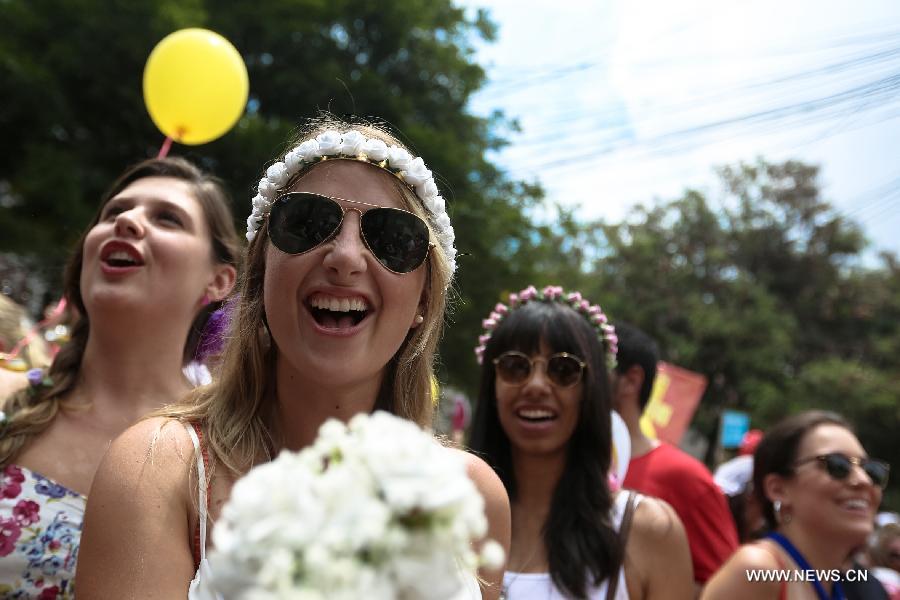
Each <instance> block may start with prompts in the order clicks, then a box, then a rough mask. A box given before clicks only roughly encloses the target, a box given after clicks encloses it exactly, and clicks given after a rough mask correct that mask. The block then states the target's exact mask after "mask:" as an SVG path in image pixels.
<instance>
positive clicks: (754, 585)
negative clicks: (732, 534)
mask: <svg viewBox="0 0 900 600" xmlns="http://www.w3.org/2000/svg"><path fill="white" fill-rule="evenodd" d="M777 552H778V550H776V549H775V548H774V547H772V546H771V544H769V543H768V542H765V541H763V542H756V543H753V544H745V545H743V546H741V547H740V548H738V549H737V550H736V551H735V553H734V554H732V555H731V558H729V559H728V560H727V561H725V564H724V565H722V568H720V569H719V570H718V571H716V573H715V574H714V575H713V576H712V578H710V580H709V581H708V582H707V583H706V586H705V587H704V588H703V595H702V596H701V598H703V599H706V600H718V599H721V600H743V599H744V598H747V599H750V598H778V597H779V596H780V594H781V591H782V590H781V588H782V586H783V585H784V584H783V583H780V582H777V581H763V580H761V578H759V579H753V578H752V576H751V572H754V571H755V572H760V573H761V572H763V571H768V572H773V571H775V570H779V569H783V568H784V566H783V563H782V562H781V559H780V558H779V557H778V554H777Z"/></svg>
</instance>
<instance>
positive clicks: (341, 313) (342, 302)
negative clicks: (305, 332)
mask: <svg viewBox="0 0 900 600" xmlns="http://www.w3.org/2000/svg"><path fill="white" fill-rule="evenodd" d="M307 308H309V312H310V314H311V315H312V317H313V320H315V322H316V324H317V325H319V326H320V327H323V328H325V329H351V328H353V327H356V326H357V325H359V324H360V323H361V322H362V321H363V320H364V319H365V318H366V317H367V316H368V315H369V314H370V313H371V312H372V310H371V309H370V308H369V303H368V301H367V300H366V299H365V298H363V297H361V296H353V297H350V298H347V297H338V296H332V295H330V294H323V293H315V294H313V295H312V296H310V297H309V299H308V300H307Z"/></svg>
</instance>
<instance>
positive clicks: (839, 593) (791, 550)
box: [766, 532, 847, 600]
mask: <svg viewBox="0 0 900 600" xmlns="http://www.w3.org/2000/svg"><path fill="white" fill-rule="evenodd" d="M766 537H768V538H769V539H770V540H772V541H774V542H775V543H777V544H778V545H779V546H781V547H782V548H783V549H784V551H785V552H787V553H788V554H789V555H790V556H791V558H792V559H794V562H795V563H797V566H798V567H800V570H801V571H806V572H807V573H812V575H813V578H812V579H811V580H810V581H809V583H810V585H812V586H813V589H814V590H816V595H817V596H818V597H819V600H846V598H847V597H846V596H845V595H844V590H843V589H842V588H841V584H840V583H839V582H837V581H835V582H834V585H833V586H832V588H831V597H830V598H829V597H828V594H827V593H826V592H825V586H823V585H822V582H821V581H820V580H819V573H818V572H817V571H814V570H813V568H812V565H810V564H809V561H807V560H806V557H804V556H803V555H802V554H800V550H798V549H797V547H796V546H795V545H794V544H792V543H791V540H789V539H787V538H786V537H785V536H783V535H781V534H780V533H778V532H772V533H770V534H769V535H768V536H766Z"/></svg>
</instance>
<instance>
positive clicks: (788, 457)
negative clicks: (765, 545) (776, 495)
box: [753, 410, 853, 530]
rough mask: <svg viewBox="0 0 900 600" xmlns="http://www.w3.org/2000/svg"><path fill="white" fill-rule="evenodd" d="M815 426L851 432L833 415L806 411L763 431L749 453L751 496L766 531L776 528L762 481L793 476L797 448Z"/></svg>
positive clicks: (843, 420) (773, 512) (845, 422)
mask: <svg viewBox="0 0 900 600" xmlns="http://www.w3.org/2000/svg"><path fill="white" fill-rule="evenodd" d="M819 425H838V426H840V427H843V428H845V429H847V430H849V431H853V429H852V428H851V427H850V423H848V422H847V420H846V419H844V417H842V416H841V415H839V414H837V413H833V412H829V411H824V410H810V411H806V412H802V413H798V414H796V415H791V416H789V417H787V418H786V419H784V420H782V421H780V422H778V424H776V425H775V426H774V427H772V428H771V429H769V430H768V431H767V432H766V435H765V436H764V437H763V439H762V441H761V442H760V443H759V446H757V447H756V452H755V453H754V454H753V493H754V494H756V499H757V500H758V501H759V505H760V506H761V507H762V513H763V517H765V519H766V525H768V527H769V529H772V530H774V529H776V528H777V527H778V521H777V519H776V518H775V508H774V506H773V504H772V501H771V500H769V498H768V496H766V490H765V487H764V485H763V482H764V481H765V479H766V476H767V475H770V474H772V473H775V474H777V475H781V476H782V477H791V476H792V475H793V474H794V463H795V462H796V461H797V448H799V447H800V442H802V441H803V438H804V437H806V434H808V433H809V432H810V431H812V430H813V429H815V428H816V427H818V426H819Z"/></svg>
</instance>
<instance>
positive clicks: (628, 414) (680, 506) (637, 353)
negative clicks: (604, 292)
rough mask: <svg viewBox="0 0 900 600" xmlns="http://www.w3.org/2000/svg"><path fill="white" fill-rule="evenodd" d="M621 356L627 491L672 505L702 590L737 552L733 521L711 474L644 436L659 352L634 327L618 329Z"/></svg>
mask: <svg viewBox="0 0 900 600" xmlns="http://www.w3.org/2000/svg"><path fill="white" fill-rule="evenodd" d="M615 327H616V335H617V336H618V338H619V352H618V355H617V357H616V363H617V364H616V368H615V371H614V372H613V380H612V389H613V403H614V404H613V406H614V408H615V409H616V411H617V412H618V413H619V414H620V415H621V416H622V419H623V420H624V421H625V424H626V425H627V426H628V433H629V434H630V436H631V462H630V463H629V464H628V472H627V473H626V474H625V481H624V482H623V483H622V487H624V488H625V489H629V490H636V491H638V492H641V493H642V494H647V495H649V496H655V497H657V498H661V499H663V500H665V501H666V502H668V503H669V504H670V505H671V506H672V508H674V509H675V512H676V513H678V516H679V517H680V519H681V522H682V523H683V524H684V529H685V531H686V532H687V538H688V542H689V543H690V546H691V560H692V562H693V565H694V581H695V582H696V583H697V586H698V588H699V587H702V586H703V584H704V583H705V582H706V580H707V579H709V578H710V577H711V576H712V574H713V573H715V572H716V570H717V569H718V568H719V567H720V566H721V565H722V564H723V563H724V562H725V561H726V560H727V559H728V557H729V556H731V554H732V553H733V552H734V551H735V549H736V548H737V546H738V535H737V530H736V528H735V524H734V519H733V517H732V516H731V511H730V510H729V508H728V502H727V501H726V499H725V496H724V494H722V491H721V490H720V489H719V487H718V486H717V485H716V484H715V482H714V481H713V478H712V474H711V473H710V472H709V469H707V468H706V466H705V465H704V464H703V463H701V462H700V461H699V460H697V459H695V458H694V457H692V456H690V455H689V454H687V453H686V452H684V451H682V450H680V449H679V448H676V447H675V446H672V445H671V444H666V443H663V442H660V441H658V440H652V439H649V438H648V437H647V436H645V435H644V432H643V431H641V424H640V421H641V415H642V414H643V412H644V408H645V407H646V406H647V403H648V402H649V401H650V392H651V391H652V390H653V382H654V381H655V380H656V364H657V363H658V362H659V349H658V347H657V345H656V342H655V341H654V340H653V339H652V338H651V337H650V336H649V335H647V334H646V333H645V332H643V331H641V330H640V329H638V328H637V327H635V326H634V325H631V324H629V323H624V322H621V321H619V322H617V323H616V324H615Z"/></svg>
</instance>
